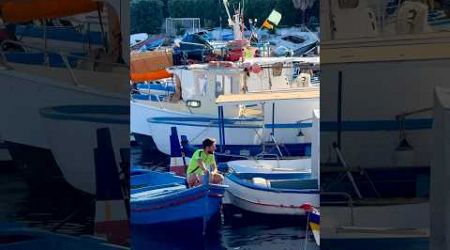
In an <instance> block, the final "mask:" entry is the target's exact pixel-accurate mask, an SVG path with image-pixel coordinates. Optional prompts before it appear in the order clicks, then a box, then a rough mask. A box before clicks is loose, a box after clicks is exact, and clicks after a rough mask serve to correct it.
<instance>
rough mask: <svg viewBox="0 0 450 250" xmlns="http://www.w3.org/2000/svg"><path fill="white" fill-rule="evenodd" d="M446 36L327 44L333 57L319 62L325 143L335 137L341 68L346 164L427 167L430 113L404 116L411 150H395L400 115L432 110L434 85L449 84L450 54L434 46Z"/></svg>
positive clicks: (328, 145) (323, 155)
mask: <svg viewBox="0 0 450 250" xmlns="http://www.w3.org/2000/svg"><path fill="white" fill-rule="evenodd" d="M442 36H443V37H444V38H442V37H434V38H431V39H427V38H426V36H424V37H422V38H421V37H419V38H416V39H414V38H413V37H411V38H409V39H406V38H398V39H395V38H392V39H385V40H376V39H374V40H373V41H369V40H368V41H359V40H355V41H354V42H352V41H343V42H339V41H336V42H329V43H324V44H323V46H322V50H323V51H325V52H323V53H327V55H329V57H328V58H324V60H323V63H322V65H321V67H322V74H321V82H322V83H323V85H322V88H321V98H322V100H326V103H327V105H326V106H324V107H323V108H322V124H323V126H322V132H321V140H322V142H321V144H322V146H323V147H331V145H332V143H333V142H336V141H337V118H336V117H337V112H338V111H337V105H338V104H337V103H338V79H339V72H342V110H343V113H342V121H343V123H342V141H341V143H342V144H341V149H342V153H343V155H344V157H345V159H346V161H347V162H348V164H349V165H350V166H368V167H369V166H371V167H378V166H379V167H389V166H429V165H430V160H431V159H430V155H431V140H430V138H431V134H430V133H431V124H432V119H431V112H430V111H426V112H418V113H415V114H412V115H410V116H406V117H405V121H406V122H405V132H406V138H407V140H408V142H409V144H410V145H411V146H412V147H413V152H401V151H400V152H399V151H396V148H397V146H398V145H399V143H400V140H399V135H400V127H401V124H400V121H399V120H396V119H397V117H396V116H398V115H401V114H402V113H405V112H414V111H417V110H421V109H426V108H431V107H432V104H433V89H434V87H435V86H446V87H450V80H449V79H448V77H447V75H448V68H449V67H450V59H448V58H450V55H448V53H446V52H445V51H444V48H441V47H435V45H436V46H438V45H439V46H440V44H443V43H444V42H443V41H444V40H445V41H447V43H448V41H449V40H450V36H449V35H448V34H447V35H446V34H443V35H442ZM434 43H435V44H434ZM427 46H428V47H427ZM426 51H430V52H433V53H434V54H431V55H429V54H427V52H426ZM439 51H441V52H442V53H440V52H439ZM322 150H324V149H322ZM327 151H329V152H332V150H327ZM327 151H325V150H324V151H323V152H327ZM380 156H383V157H380ZM321 157H322V161H326V160H329V159H333V157H335V156H334V154H332V155H330V154H327V153H325V154H322V155H321Z"/></svg>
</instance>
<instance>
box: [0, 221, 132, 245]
mask: <svg viewBox="0 0 450 250" xmlns="http://www.w3.org/2000/svg"><path fill="white" fill-rule="evenodd" d="M0 249H2V250H19V249H46V250H53V249H54V250H59V249H67V250H78V249H97V250H116V249H129V248H128V247H123V246H118V245H113V244H110V243H108V242H107V241H105V240H103V239H101V238H98V237H94V236H88V235H83V236H70V235H63V234H57V233H52V232H48V231H44V230H39V229H32V228H27V227H21V226H17V225H11V224H2V225H0Z"/></svg>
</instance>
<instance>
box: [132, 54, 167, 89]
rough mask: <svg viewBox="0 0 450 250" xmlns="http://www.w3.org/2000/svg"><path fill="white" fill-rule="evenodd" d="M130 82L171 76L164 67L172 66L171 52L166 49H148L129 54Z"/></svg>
mask: <svg viewBox="0 0 450 250" xmlns="http://www.w3.org/2000/svg"><path fill="white" fill-rule="evenodd" d="M130 58H131V60H130V61H131V62H130V77H131V81H132V82H142V81H153V80H158V79H163V78H168V77H171V76H172V74H171V73H169V72H168V71H167V70H166V68H168V67H170V66H173V60H172V54H171V53H170V52H166V51H149V52H142V53H132V54H131V55H130Z"/></svg>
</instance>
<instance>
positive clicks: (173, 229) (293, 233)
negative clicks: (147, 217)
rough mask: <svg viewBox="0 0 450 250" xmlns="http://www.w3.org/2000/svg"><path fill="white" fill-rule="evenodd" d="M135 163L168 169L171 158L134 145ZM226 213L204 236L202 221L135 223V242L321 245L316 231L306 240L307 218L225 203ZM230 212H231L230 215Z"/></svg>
mask: <svg viewBox="0 0 450 250" xmlns="http://www.w3.org/2000/svg"><path fill="white" fill-rule="evenodd" d="M131 158H132V164H134V165H140V166H144V167H146V168H149V169H157V170H160V171H167V166H168V163H169V158H168V157H166V156H164V155H161V154H159V153H158V152H155V151H153V150H146V151H145V152H143V151H142V150H141V149H140V148H139V147H137V146H136V147H132V149H131ZM223 210H224V212H227V213H224V214H227V216H226V217H225V216H223V215H221V216H220V217H218V218H216V220H215V221H213V222H212V223H210V225H208V227H207V228H208V229H207V232H206V235H205V236H203V235H202V234H201V233H194V232H201V230H198V228H196V225H200V224H201V223H200V222H195V221H192V222H185V223H183V224H180V223H176V224H166V225H158V226H154V227H133V228H132V234H133V239H132V246H133V249H137V250H151V249H180V250H181V249H236V250H238V249H239V250H243V249H249V250H250V249H260V250H265V249H267V250H269V249H270V250H272V249H285V250H290V249H295V250H299V249H305V248H304V244H305V242H306V244H307V248H306V249H319V247H318V246H316V244H315V243H314V241H313V239H312V235H308V237H307V238H308V240H307V241H305V226H306V221H305V219H304V218H298V217H283V216H277V217H273V216H267V215H259V214H252V213H245V212H243V211H239V210H237V209H236V208H233V207H224V208H223ZM228 214H229V215H228Z"/></svg>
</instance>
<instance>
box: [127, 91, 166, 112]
mask: <svg viewBox="0 0 450 250" xmlns="http://www.w3.org/2000/svg"><path fill="white" fill-rule="evenodd" d="M137 92H138V93H139V94H143V95H148V100H149V101H152V97H154V98H155V99H156V101H157V102H158V105H159V108H161V109H165V106H164V102H163V100H161V98H160V96H159V95H157V94H154V93H151V92H150V89H149V91H147V92H144V91H139V90H138V91H137ZM131 100H134V98H133V96H131Z"/></svg>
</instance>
